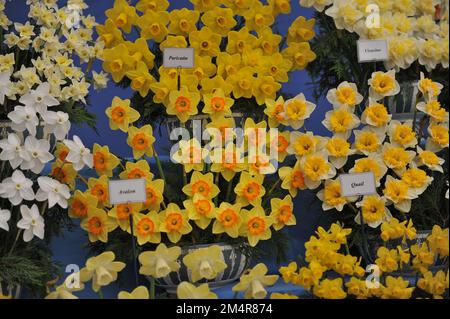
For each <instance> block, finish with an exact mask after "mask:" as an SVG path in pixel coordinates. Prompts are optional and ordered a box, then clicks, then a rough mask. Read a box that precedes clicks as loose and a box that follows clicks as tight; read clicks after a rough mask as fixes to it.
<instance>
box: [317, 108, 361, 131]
mask: <svg viewBox="0 0 450 319" xmlns="http://www.w3.org/2000/svg"><path fill="white" fill-rule="evenodd" d="M322 124H323V126H325V127H326V128H327V129H328V130H329V131H331V132H333V134H334V136H336V137H340V138H343V139H348V138H349V137H350V135H351V133H352V130H353V129H354V128H356V127H358V126H359V124H360V121H359V118H358V116H356V115H355V114H353V112H350V111H349V110H348V108H346V107H340V108H338V109H334V110H331V111H329V112H327V113H326V114H325V119H324V120H323V121H322Z"/></svg>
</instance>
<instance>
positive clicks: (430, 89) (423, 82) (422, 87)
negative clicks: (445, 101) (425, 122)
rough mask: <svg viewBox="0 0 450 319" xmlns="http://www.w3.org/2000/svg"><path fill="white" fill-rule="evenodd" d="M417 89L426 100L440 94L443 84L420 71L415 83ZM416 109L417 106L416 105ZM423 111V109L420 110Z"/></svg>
mask: <svg viewBox="0 0 450 319" xmlns="http://www.w3.org/2000/svg"><path fill="white" fill-rule="evenodd" d="M417 87H418V89H419V91H420V92H421V93H422V94H423V95H424V96H425V98H427V100H434V99H435V98H436V97H438V96H439V94H441V91H442V89H443V87H444V86H443V85H442V84H440V83H437V82H434V81H433V80H431V79H429V78H426V77H425V75H424V74H423V72H420V81H419V83H418V85H417ZM417 109H419V107H418V106H417ZM422 112H423V111H422Z"/></svg>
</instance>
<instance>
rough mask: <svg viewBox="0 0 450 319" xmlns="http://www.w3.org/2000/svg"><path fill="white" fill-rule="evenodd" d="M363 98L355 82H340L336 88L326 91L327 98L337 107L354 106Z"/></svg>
mask: <svg viewBox="0 0 450 319" xmlns="http://www.w3.org/2000/svg"><path fill="white" fill-rule="evenodd" d="M363 99H364V97H363V96H362V95H361V94H359V93H358V88H357V87H356V84H355V83H348V82H342V83H341V84H339V86H338V87H337V88H336V89H332V90H330V91H328V93H327V100H328V101H329V102H330V103H331V104H333V106H335V107H337V108H339V107H355V106H356V105H358V104H359V103H361V102H362V100H363Z"/></svg>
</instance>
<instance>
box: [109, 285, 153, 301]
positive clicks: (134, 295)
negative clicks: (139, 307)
mask: <svg viewBox="0 0 450 319" xmlns="http://www.w3.org/2000/svg"><path fill="white" fill-rule="evenodd" d="M117 299H135V300H140V299H142V300H145V299H150V294H149V293H148V289H147V287H145V286H139V287H137V288H136V289H134V290H133V291H132V292H127V291H121V292H119V294H118V296H117Z"/></svg>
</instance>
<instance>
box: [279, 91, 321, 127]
mask: <svg viewBox="0 0 450 319" xmlns="http://www.w3.org/2000/svg"><path fill="white" fill-rule="evenodd" d="M315 109H316V105H315V104H314V103H311V102H308V101H307V100H306V98H305V95H304V94H303V93H300V94H299V95H297V96H296V97H294V98H293V99H290V100H287V101H286V103H285V104H284V110H283V112H281V113H280V116H281V117H283V118H284V119H286V120H287V122H288V125H289V126H290V127H292V128H293V129H294V130H298V129H300V128H301V127H302V126H303V124H304V123H305V120H306V119H308V118H309V117H310V116H311V114H312V113H313V112H314V110H315Z"/></svg>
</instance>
